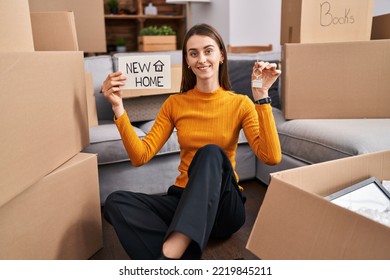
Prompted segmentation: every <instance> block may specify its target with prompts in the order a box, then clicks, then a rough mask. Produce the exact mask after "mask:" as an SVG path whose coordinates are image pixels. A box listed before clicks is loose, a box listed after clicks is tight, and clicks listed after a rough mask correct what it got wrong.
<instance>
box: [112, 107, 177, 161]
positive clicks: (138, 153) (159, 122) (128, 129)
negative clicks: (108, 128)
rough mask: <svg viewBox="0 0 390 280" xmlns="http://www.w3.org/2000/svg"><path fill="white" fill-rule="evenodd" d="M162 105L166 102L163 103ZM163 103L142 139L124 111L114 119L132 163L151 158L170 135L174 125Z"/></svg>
mask: <svg viewBox="0 0 390 280" xmlns="http://www.w3.org/2000/svg"><path fill="white" fill-rule="evenodd" d="M164 105H166V104H165V103H164ZM164 105H163V107H162V109H161V110H160V112H159V114H158V116H157V117H156V120H155V123H154V124H153V126H152V128H151V130H150V131H149V132H148V133H147V135H146V136H145V137H144V138H143V139H142V140H141V139H140V138H139V137H138V136H137V134H136V132H135V130H134V129H133V126H132V125H131V122H130V119H129V117H128V115H127V113H126V112H125V113H123V114H122V116H120V117H119V118H118V119H115V123H116V126H117V128H118V131H119V133H120V135H121V138H122V142H123V144H124V146H125V149H126V151H127V154H128V156H129V158H130V160H131V163H132V165H134V166H141V165H143V164H145V163H147V162H148V161H149V160H151V159H152V158H153V157H154V155H155V154H156V153H157V152H158V151H159V150H160V149H161V147H162V146H163V145H164V144H165V142H166V141H167V140H168V138H169V136H170V135H171V133H172V131H173V127H174V126H173V123H172V121H171V120H170V118H169V116H168V115H167V112H168V110H167V106H164Z"/></svg>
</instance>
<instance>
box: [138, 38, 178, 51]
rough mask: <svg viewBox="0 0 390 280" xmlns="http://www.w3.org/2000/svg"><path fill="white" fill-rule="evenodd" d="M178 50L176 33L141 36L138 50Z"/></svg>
mask: <svg viewBox="0 0 390 280" xmlns="http://www.w3.org/2000/svg"><path fill="white" fill-rule="evenodd" d="M174 50H176V35H169V36H139V37H138V51H140V52H157V51H174Z"/></svg>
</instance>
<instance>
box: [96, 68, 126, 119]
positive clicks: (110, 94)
mask: <svg viewBox="0 0 390 280" xmlns="http://www.w3.org/2000/svg"><path fill="white" fill-rule="evenodd" d="M125 80H126V77H125V76H123V75H122V73H121V72H114V73H111V74H109V75H108V76H107V78H106V80H105V81H104V82H103V85H102V86H101V88H100V90H101V92H102V93H103V94H104V97H105V98H106V99H107V100H108V102H110V103H111V105H112V110H113V111H114V114H115V116H116V117H117V118H119V117H120V116H121V115H122V114H123V113H124V111H125V109H124V106H123V100H122V90H121V88H120V87H121V86H124V85H125V83H124V81H125Z"/></svg>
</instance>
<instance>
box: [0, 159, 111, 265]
mask: <svg viewBox="0 0 390 280" xmlns="http://www.w3.org/2000/svg"><path fill="white" fill-rule="evenodd" d="M101 222H102V220H101V211H100V199H99V183H98V172H97V158H96V155H93V154H84V153H80V154H78V155H76V156H75V157H74V158H72V159H71V160H69V161H68V162H66V163H65V164H64V165H62V166H60V167H59V168H58V169H56V170H54V171H53V172H52V173H50V174H48V175H47V176H45V177H44V178H43V179H42V180H40V181H39V182H37V183H35V184H34V185H32V186H30V187H29V188H27V189H26V190H25V191H24V192H22V193H21V194H19V195H18V196H17V197H15V198H14V199H12V200H11V201H9V202H8V203H6V204H4V205H2V206H1V207H0V248H1V250H0V259H10V260H15V259H28V260H31V259H45V260H48V259H87V258H89V257H91V256H92V255H93V254H94V253H95V252H96V251H98V250H99V249H100V248H101V247H102V244H103V241H102V223H101Z"/></svg>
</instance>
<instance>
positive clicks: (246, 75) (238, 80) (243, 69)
mask: <svg viewBox="0 0 390 280" xmlns="http://www.w3.org/2000/svg"><path fill="white" fill-rule="evenodd" d="M255 62H256V59H252V60H251V59H247V60H244V59H237V58H236V59H230V60H229V62H228V64H229V67H228V71H229V78H230V82H231V84H232V90H233V91H234V92H236V93H241V94H245V95H247V96H249V98H250V99H252V100H253V95H252V88H251V74H252V70H253V65H254V63H255ZM269 62H271V63H279V61H277V60H274V61H269ZM269 96H270V97H271V98H272V106H273V107H276V108H281V106H280V101H279V100H280V98H279V78H278V80H277V81H276V82H275V83H274V84H273V85H272V86H271V88H270V89H269Z"/></svg>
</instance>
